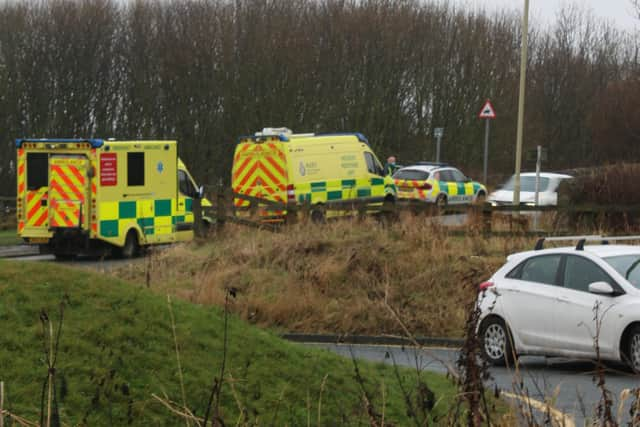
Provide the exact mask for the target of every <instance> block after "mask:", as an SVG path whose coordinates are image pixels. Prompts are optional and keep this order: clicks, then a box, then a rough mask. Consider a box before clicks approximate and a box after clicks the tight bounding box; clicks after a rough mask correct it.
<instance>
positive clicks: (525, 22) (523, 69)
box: [513, 0, 529, 206]
mask: <svg viewBox="0 0 640 427" xmlns="http://www.w3.org/2000/svg"><path fill="white" fill-rule="evenodd" d="M528 43H529V0H524V14H523V15H522V50H521V52H520V93H519V96H518V131H517V136H516V173H515V182H514V186H513V204H514V205H516V206H518V205H520V166H521V162H522V128H523V125H524V88H525V82H526V77H527V45H528Z"/></svg>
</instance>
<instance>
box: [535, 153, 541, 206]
mask: <svg viewBox="0 0 640 427" xmlns="http://www.w3.org/2000/svg"><path fill="white" fill-rule="evenodd" d="M541 163H542V146H541V145H538V157H537V159H536V198H535V201H536V206H538V203H539V201H540V164H541Z"/></svg>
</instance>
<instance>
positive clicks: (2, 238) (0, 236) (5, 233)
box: [0, 230, 22, 246]
mask: <svg viewBox="0 0 640 427" xmlns="http://www.w3.org/2000/svg"><path fill="white" fill-rule="evenodd" d="M21 242H22V241H21V240H20V239H19V238H18V235H17V234H16V230H0V246H8V245H19V244H20V243H21Z"/></svg>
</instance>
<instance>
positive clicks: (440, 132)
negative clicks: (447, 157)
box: [433, 128, 444, 162]
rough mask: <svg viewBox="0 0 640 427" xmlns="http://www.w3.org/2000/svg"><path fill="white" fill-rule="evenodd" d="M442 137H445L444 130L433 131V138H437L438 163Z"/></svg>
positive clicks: (435, 129) (436, 129)
mask: <svg viewBox="0 0 640 427" xmlns="http://www.w3.org/2000/svg"><path fill="white" fill-rule="evenodd" d="M442 135H444V128H434V129H433V136H435V137H436V162H439V161H440V142H441V141H442Z"/></svg>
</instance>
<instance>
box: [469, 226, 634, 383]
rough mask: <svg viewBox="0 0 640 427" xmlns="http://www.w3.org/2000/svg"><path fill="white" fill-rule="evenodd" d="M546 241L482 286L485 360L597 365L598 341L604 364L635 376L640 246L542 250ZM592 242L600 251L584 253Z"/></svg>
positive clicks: (510, 259) (603, 239) (515, 257)
mask: <svg viewBox="0 0 640 427" xmlns="http://www.w3.org/2000/svg"><path fill="white" fill-rule="evenodd" d="M634 239H635V240H640V238H639V237H637V236H636V237H635V238H634ZM543 240H544V239H541V240H540V241H539V242H538V244H537V245H536V249H537V250H533V251H528V252H521V253H516V254H513V255H511V256H509V257H508V258H507V263H506V264H505V265H504V266H502V268H500V269H499V270H498V271H497V272H496V273H495V274H494V275H493V276H492V277H491V279H489V281H487V282H484V283H482V284H481V285H480V294H479V306H480V310H481V317H480V322H479V324H478V333H479V336H480V340H481V342H482V352H483V354H484V356H485V357H486V359H487V360H488V361H489V362H491V363H493V364H496V365H503V364H505V363H507V362H512V361H513V357H517V356H520V355H529V354H531V355H545V356H563V357H572V358H586V359H595V358H596V346H595V345H596V337H597V343H598V346H599V349H600V357H601V359H603V360H613V361H621V362H624V363H626V364H627V365H628V366H629V367H631V368H632V369H633V370H634V371H635V372H640V246H630V245H613V244H611V245H610V244H608V243H609V242H610V241H615V240H623V239H622V238H606V237H600V236H596V237H589V238H585V239H580V240H579V242H578V245H577V246H572V247H562V248H551V249H542V245H543ZM547 240H561V239H558V238H551V239H547ZM564 240H566V239H564ZM593 240H599V242H598V243H599V244H598V245H587V246H585V245H584V244H585V241H593ZM624 240H631V239H629V238H624ZM596 312H597V314H598V318H599V319H600V320H599V321H598V322H596V321H595V320H594V319H595V317H596V316H595V314H596Z"/></svg>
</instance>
